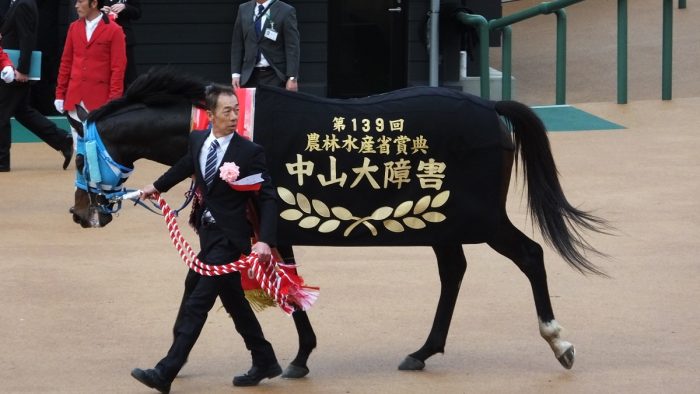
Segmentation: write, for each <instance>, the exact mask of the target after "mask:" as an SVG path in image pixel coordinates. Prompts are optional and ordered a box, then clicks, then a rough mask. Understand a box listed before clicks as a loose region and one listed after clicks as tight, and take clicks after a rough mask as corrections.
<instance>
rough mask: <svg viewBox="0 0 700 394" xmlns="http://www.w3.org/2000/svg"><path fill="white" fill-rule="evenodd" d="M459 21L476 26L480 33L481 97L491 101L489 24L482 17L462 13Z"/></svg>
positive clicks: (459, 14) (458, 17)
mask: <svg viewBox="0 0 700 394" xmlns="http://www.w3.org/2000/svg"><path fill="white" fill-rule="evenodd" d="M457 20H459V21H460V22H462V23H464V24H465V25H467V26H475V27H476V28H477V29H478V31H479V69H480V70H481V78H480V81H481V97H482V98H484V99H487V100H488V99H489V98H490V96H491V94H490V91H491V83H490V82H491V81H490V79H491V75H490V73H489V23H488V22H487V21H486V18H484V17H483V16H481V15H472V14H467V13H466V12H460V13H458V14H457Z"/></svg>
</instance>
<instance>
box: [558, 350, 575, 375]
mask: <svg viewBox="0 0 700 394" xmlns="http://www.w3.org/2000/svg"><path fill="white" fill-rule="evenodd" d="M575 355H576V350H575V349H574V346H573V345H572V346H570V347H569V348H568V349H566V351H565V352H564V353H562V355H561V356H559V357H557V360H559V363H561V365H562V367H564V368H566V369H571V367H573V366H574V356H575Z"/></svg>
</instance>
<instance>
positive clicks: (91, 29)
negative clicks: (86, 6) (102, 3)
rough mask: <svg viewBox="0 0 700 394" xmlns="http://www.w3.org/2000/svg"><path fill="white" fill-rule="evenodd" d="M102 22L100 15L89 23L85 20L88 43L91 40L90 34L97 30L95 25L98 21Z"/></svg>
mask: <svg viewBox="0 0 700 394" xmlns="http://www.w3.org/2000/svg"><path fill="white" fill-rule="evenodd" d="M101 20H102V13H100V14H99V15H98V16H97V17H96V18H95V19H93V20H91V21H89V20H87V18H85V34H87V40H88V42H89V41H90V39H91V38H92V33H94V32H95V29H97V25H99V24H100V21H101Z"/></svg>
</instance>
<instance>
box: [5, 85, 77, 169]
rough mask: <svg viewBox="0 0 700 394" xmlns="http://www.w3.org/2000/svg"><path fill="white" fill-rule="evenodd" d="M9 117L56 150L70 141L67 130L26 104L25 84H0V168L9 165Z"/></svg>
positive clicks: (71, 142) (10, 139)
mask: <svg viewBox="0 0 700 394" xmlns="http://www.w3.org/2000/svg"><path fill="white" fill-rule="evenodd" d="M12 116H14V117H15V119H17V121H18V122H19V123H21V124H22V125H23V126H24V127H26V128H27V129H28V130H29V131H31V132H32V133H34V134H36V136H37V137H39V138H41V139H42V140H43V141H44V142H46V143H47V144H49V145H50V146H51V147H52V148H54V149H55V150H59V151H60V150H62V149H65V148H67V147H68V146H69V145H72V144H73V139H72V137H71V136H70V134H68V132H67V131H65V130H61V129H59V128H57V127H56V124H55V123H53V122H52V121H50V120H48V119H47V118H46V117H45V116H44V115H42V114H41V113H40V112H39V111H37V110H36V109H34V108H32V107H31V106H30V105H29V83H27V82H14V83H10V84H6V83H0V168H7V169H9V168H10V147H11V146H12V129H11V127H10V118H12Z"/></svg>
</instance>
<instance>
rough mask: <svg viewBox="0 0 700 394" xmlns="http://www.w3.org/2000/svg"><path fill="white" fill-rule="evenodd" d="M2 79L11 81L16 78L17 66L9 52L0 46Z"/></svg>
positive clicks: (0, 77)
mask: <svg viewBox="0 0 700 394" xmlns="http://www.w3.org/2000/svg"><path fill="white" fill-rule="evenodd" d="M0 79H2V80H3V81H4V82H5V83H10V82H12V81H14V80H15V66H14V64H12V60H10V57H9V56H7V53H5V51H3V50H2V47H0Z"/></svg>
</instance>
